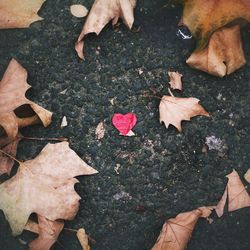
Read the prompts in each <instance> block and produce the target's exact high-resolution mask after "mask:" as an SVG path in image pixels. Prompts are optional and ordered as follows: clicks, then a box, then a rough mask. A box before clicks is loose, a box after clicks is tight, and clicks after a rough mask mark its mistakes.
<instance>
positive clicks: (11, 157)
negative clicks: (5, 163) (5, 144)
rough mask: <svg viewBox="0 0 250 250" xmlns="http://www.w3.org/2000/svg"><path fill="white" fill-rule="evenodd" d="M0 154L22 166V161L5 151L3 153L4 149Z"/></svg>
mask: <svg viewBox="0 0 250 250" xmlns="http://www.w3.org/2000/svg"><path fill="white" fill-rule="evenodd" d="M0 152H1V153H2V154H4V155H6V156H8V157H9V158H10V159H12V160H14V161H15V162H17V163H19V164H20V165H21V164H22V162H21V161H19V160H17V159H16V158H15V157H13V156H12V155H10V154H8V153H6V152H5V151H3V150H2V149H0Z"/></svg>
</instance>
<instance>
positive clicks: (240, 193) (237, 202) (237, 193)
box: [215, 170, 250, 217]
mask: <svg viewBox="0 0 250 250" xmlns="http://www.w3.org/2000/svg"><path fill="white" fill-rule="evenodd" d="M226 177H227V178H228V183H227V186H226V189H225V192H224V194H223V196H222V198H221V200H220V201H219V203H218V204H217V206H216V209H215V211H216V213H217V215H218V216H219V217H221V216H222V215H223V213H224V207H225V204H226V201H227V198H228V211H229V212H232V211H235V210H238V209H240V208H244V207H249V206H250V196H249V194H248V193H247V191H246V188H245V187H244V185H243V183H242V182H241V180H240V177H239V175H238V173H237V172H236V171H235V170H233V172H232V173H231V174H229V175H227V176H226Z"/></svg>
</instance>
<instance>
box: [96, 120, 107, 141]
mask: <svg viewBox="0 0 250 250" xmlns="http://www.w3.org/2000/svg"><path fill="white" fill-rule="evenodd" d="M104 135H105V125H104V122H99V123H98V125H97V127H96V129H95V137H96V139H97V140H101V139H102V138H103V137H104Z"/></svg>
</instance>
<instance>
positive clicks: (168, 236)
mask: <svg viewBox="0 0 250 250" xmlns="http://www.w3.org/2000/svg"><path fill="white" fill-rule="evenodd" d="M212 209H213V207H200V208H197V209H195V210H192V211H189V212H184V213H180V214H178V215H177V216H176V217H175V218H171V219H169V220H167V221H166V222H165V224H164V225H163V227H162V230H161V233H160V235H159V237H158V239H157V241H156V243H155V245H154V246H153V248H152V250H184V249H186V246H187V244H188V241H189V239H190V237H191V235H192V232H193V229H194V227H195V225H196V222H197V221H198V219H199V218H208V217H209V215H210V214H211V212H212Z"/></svg>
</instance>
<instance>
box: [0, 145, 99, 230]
mask: <svg viewBox="0 0 250 250" xmlns="http://www.w3.org/2000/svg"><path fill="white" fill-rule="evenodd" d="M19 164H20V166H19V168H18V171H17V173H16V175H15V176H13V177H12V178H11V179H9V180H7V181H5V182H3V183H2V184H1V185H0V209H1V210H3V212H4V215H5V218H6V219H7V220H8V222H9V224H10V227H11V229H12V233H13V235H18V234H20V233H22V231H23V229H24V227H25V225H26V223H27V221H28V218H29V216H30V214H31V213H37V214H39V215H41V216H44V217H46V218H47V219H49V220H52V221H55V220H57V219H64V220H71V219H73V218H74V216H75V215H76V213H77V211H78V207H79V200H80V197H79V195H78V194H77V193H76V192H75V190H74V185H75V183H77V182H78V181H77V179H75V178H74V177H75V176H78V175H91V174H95V173H97V171H96V170H95V169H93V168H92V167H90V166H89V165H87V164H86V163H85V162H84V161H83V160H82V159H81V158H80V157H78V156H77V154H76V153H75V152H74V151H73V150H71V149H70V148H69V145H68V143H67V142H61V143H57V144H47V145H46V146H45V147H44V148H43V150H42V151H41V153H40V154H39V155H38V156H37V157H36V158H34V159H32V160H28V161H25V162H19Z"/></svg>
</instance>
